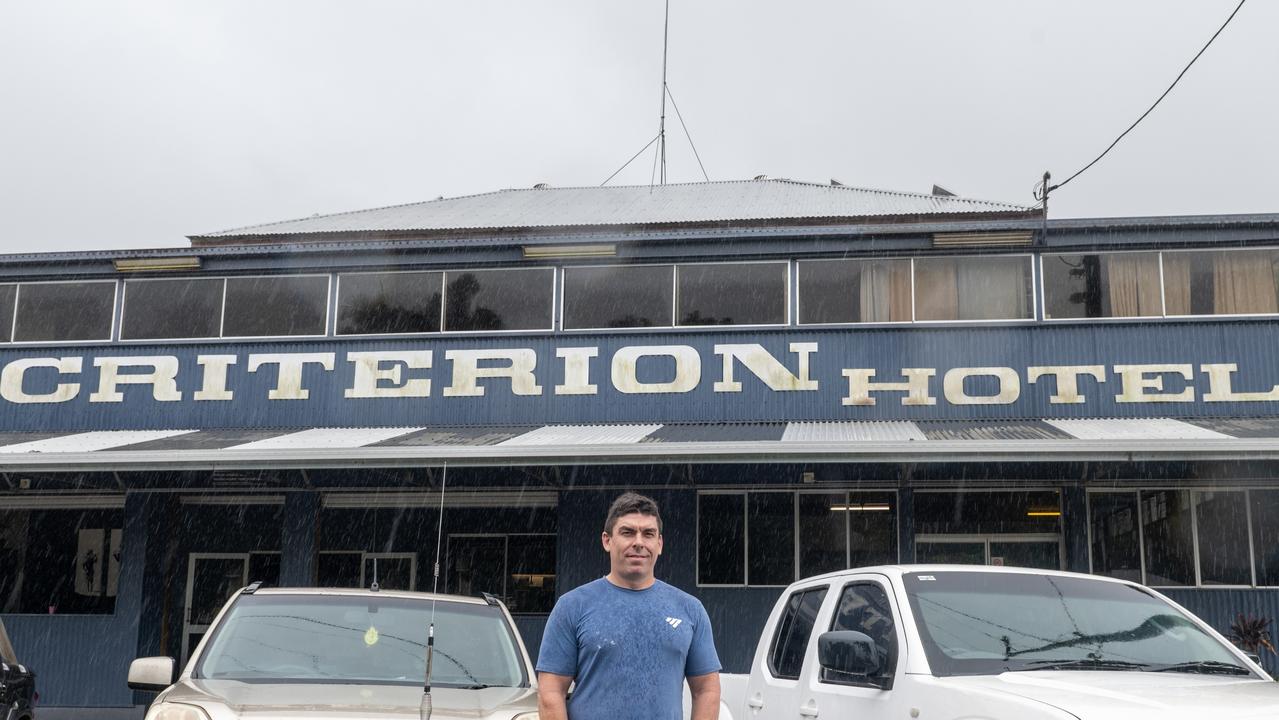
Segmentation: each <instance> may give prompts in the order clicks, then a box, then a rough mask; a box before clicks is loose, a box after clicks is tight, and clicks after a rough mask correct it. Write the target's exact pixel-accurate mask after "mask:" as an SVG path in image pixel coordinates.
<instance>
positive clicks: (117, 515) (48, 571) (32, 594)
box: [0, 509, 124, 615]
mask: <svg viewBox="0 0 1279 720" xmlns="http://www.w3.org/2000/svg"><path fill="white" fill-rule="evenodd" d="M123 527H124V512H123V511H122V510H120V509H92V510H0V613H39V614H42V615H43V614H46V613H48V614H55V613H56V614H62V613H90V614H110V613H113V612H115V598H116V591H117V588H118V584H119V576H120V542H121V537H122V535H123Z"/></svg>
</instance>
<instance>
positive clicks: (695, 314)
mask: <svg viewBox="0 0 1279 720" xmlns="http://www.w3.org/2000/svg"><path fill="white" fill-rule="evenodd" d="M678 298H679V311H678V313H677V315H678V316H679V324H680V325H781V324H783V323H785V322H786V264H785V263H732V264H730V263H724V264H720V265H680V266H679V295H678Z"/></svg>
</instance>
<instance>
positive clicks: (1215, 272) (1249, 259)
mask: <svg viewBox="0 0 1279 720" xmlns="http://www.w3.org/2000/svg"><path fill="white" fill-rule="evenodd" d="M1163 263H1164V296H1165V300H1164V302H1165V303H1166V304H1167V311H1168V314H1169V315H1237V314H1248V313H1274V312H1279V307H1276V306H1277V303H1276V290H1275V287H1276V282H1275V272H1276V265H1277V264H1279V253H1277V252H1276V251H1274V250H1217V251H1206V252H1166V253H1164V254H1163Z"/></svg>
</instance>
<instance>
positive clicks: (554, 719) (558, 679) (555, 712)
mask: <svg viewBox="0 0 1279 720" xmlns="http://www.w3.org/2000/svg"><path fill="white" fill-rule="evenodd" d="M689 682H692V678H689ZM572 684H573V678H571V677H567V676H564V675H556V674H555V673H548V672H540V673H538V674H537V712H538V715H539V717H541V719H542V720H568V686H569V685H572ZM693 707H694V708H696V707H697V706H696V705H694V706H693ZM715 708H716V712H718V710H719V675H718V674H717V675H716V676H715ZM693 717H697V715H696V713H694V715H693ZM708 717H709V718H710V720H715V716H714V715H710V716H708Z"/></svg>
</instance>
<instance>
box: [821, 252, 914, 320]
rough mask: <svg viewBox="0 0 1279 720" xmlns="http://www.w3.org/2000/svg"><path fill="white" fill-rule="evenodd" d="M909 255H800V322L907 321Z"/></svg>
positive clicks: (909, 298) (908, 315)
mask: <svg viewBox="0 0 1279 720" xmlns="http://www.w3.org/2000/svg"><path fill="white" fill-rule="evenodd" d="M911 313H912V308H911V294H910V260H907V259H895V260H803V261H800V263H799V322H800V323H801V324H810V323H811V324H816V323H882V322H910V319H911Z"/></svg>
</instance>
